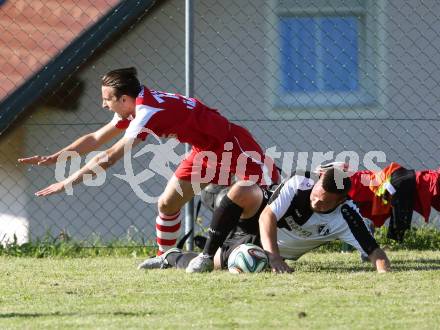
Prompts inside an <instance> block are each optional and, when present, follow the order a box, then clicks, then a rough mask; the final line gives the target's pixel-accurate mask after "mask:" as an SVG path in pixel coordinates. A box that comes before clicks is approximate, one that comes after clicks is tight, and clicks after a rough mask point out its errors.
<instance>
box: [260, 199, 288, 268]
mask: <svg viewBox="0 0 440 330" xmlns="http://www.w3.org/2000/svg"><path fill="white" fill-rule="evenodd" d="M259 224H260V237H261V244H262V246H263V249H264V250H265V251H266V253H267V255H268V257H269V263H270V266H271V267H272V271H273V272H275V273H291V272H292V268H290V267H289V266H288V265H287V264H286V263H285V261H284V260H283V258H281V256H280V251H279V249H278V243H277V219H276V216H275V214H274V213H273V212H272V210H271V209H270V207H269V206H266V207H265V209H264V210H263V212H262V213H261V215H260V220H259Z"/></svg>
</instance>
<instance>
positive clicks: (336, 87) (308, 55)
mask: <svg viewBox="0 0 440 330" xmlns="http://www.w3.org/2000/svg"><path fill="white" fill-rule="evenodd" d="M280 37H281V42H280V43H281V48H280V51H281V88H282V90H283V92H284V93H297V92H319V91H321V92H356V91H358V90H359V72H358V64H359V59H358V20H357V18H356V17H352V16H351V17H350V16H347V17H319V18H315V17H309V18H305V17H299V18H291V17H282V18H281V19H280Z"/></svg>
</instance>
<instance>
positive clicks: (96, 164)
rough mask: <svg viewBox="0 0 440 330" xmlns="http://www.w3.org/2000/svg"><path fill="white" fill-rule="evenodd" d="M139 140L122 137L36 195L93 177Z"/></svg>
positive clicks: (51, 192) (51, 191) (61, 189)
mask: <svg viewBox="0 0 440 330" xmlns="http://www.w3.org/2000/svg"><path fill="white" fill-rule="evenodd" d="M138 142H139V140H138V139H135V140H133V139H131V138H126V137H123V138H122V139H120V140H119V141H118V142H116V143H115V144H114V145H113V146H112V147H110V148H109V149H107V150H106V151H103V152H101V153H99V154H98V155H96V156H95V157H93V158H92V159H91V160H90V161H89V162H88V163H87V164H85V165H84V166H83V167H82V168H81V169H79V170H78V171H77V172H75V173H73V174H72V175H71V176H69V177H68V178H66V179H65V180H63V181H60V182H57V183H54V184H51V185H50V186H48V187H46V188H44V189H42V190H40V191H37V192H36V193H35V195H36V196H48V195H53V194H56V193H59V192H62V191H64V190H65V189H66V187H69V186H73V185H75V184H78V183H80V182H83V181H84V179H85V178H86V176H87V177H90V176H92V177H95V176H96V175H97V174H98V173H99V172H100V171H103V170H104V171H105V170H106V169H107V168H109V167H110V166H112V165H113V164H114V163H116V162H117V161H118V160H119V159H120V158H122V156H123V155H124V152H125V147H126V146H134V145H135V144H137V143H138Z"/></svg>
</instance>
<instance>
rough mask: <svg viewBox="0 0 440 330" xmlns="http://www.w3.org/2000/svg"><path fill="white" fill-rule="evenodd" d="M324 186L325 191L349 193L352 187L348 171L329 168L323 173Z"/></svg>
mask: <svg viewBox="0 0 440 330" xmlns="http://www.w3.org/2000/svg"><path fill="white" fill-rule="evenodd" d="M320 179H321V180H322V188H324V190H325V191H327V192H330V193H334V194H340V195H345V196H346V195H347V194H348V191H349V190H350V188H351V180H350V178H349V176H348V173H347V172H345V171H342V170H340V169H338V168H329V169H327V170H325V171H324V172H323V173H322V174H321V178H320Z"/></svg>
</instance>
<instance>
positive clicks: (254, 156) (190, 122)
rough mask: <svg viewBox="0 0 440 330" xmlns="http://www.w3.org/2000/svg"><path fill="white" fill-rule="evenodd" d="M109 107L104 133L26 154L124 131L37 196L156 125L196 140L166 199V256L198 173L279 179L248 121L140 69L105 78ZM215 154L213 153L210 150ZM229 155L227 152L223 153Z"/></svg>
mask: <svg viewBox="0 0 440 330" xmlns="http://www.w3.org/2000/svg"><path fill="white" fill-rule="evenodd" d="M102 106H103V108H104V109H106V110H108V111H111V112H113V113H114V117H113V119H112V120H111V121H110V122H109V123H108V124H106V125H104V126H103V127H101V128H100V129H98V130H97V131H96V132H92V133H90V134H86V135H84V136H82V137H80V138H79V139H77V140H76V141H74V142H73V143H71V144H70V145H68V146H67V147H65V148H63V149H61V150H59V151H57V152H55V153H54V154H52V155H48V156H40V155H36V156H33V157H28V158H21V159H19V160H18V161H19V162H21V163H26V164H35V165H50V164H54V163H56V161H57V159H58V157H59V156H60V155H61V154H62V153H63V152H65V151H74V152H78V153H79V154H85V153H89V152H91V151H94V150H97V149H98V148H99V147H100V146H102V145H103V144H105V143H107V142H109V141H111V140H112V139H114V138H116V137H117V136H119V135H121V134H122V133H124V135H123V137H122V138H121V139H120V140H119V141H117V142H116V143H115V144H114V145H113V146H112V147H110V148H109V149H107V150H105V151H104V152H102V153H100V154H98V155H97V156H95V157H94V158H93V159H91V160H90V161H89V162H88V163H87V164H86V165H85V166H83V167H82V168H81V169H80V170H78V171H77V172H76V173H74V174H72V175H71V176H69V177H68V178H67V179H65V180H63V181H61V182H57V183H54V184H52V185H50V186H48V187H46V188H44V189H42V190H40V191H38V192H37V193H36V195H37V196H48V195H51V194H55V193H59V192H62V191H64V190H65V187H66V186H70V185H73V184H77V183H80V182H82V181H83V180H84V178H85V177H90V175H95V174H96V173H97V171H98V170H100V169H107V168H108V167H110V166H111V165H113V164H114V163H115V162H116V161H117V160H119V159H120V158H121V157H122V156H123V155H124V152H125V150H126V146H132V145H135V144H137V143H139V142H140V141H143V140H145V139H146V137H147V135H148V134H149V133H151V132H152V133H154V134H156V135H157V136H159V137H173V138H176V139H177V140H179V141H180V142H183V143H189V144H191V145H192V151H191V153H190V154H189V155H188V156H187V157H186V158H185V159H184V160H183V161H181V163H180V165H179V166H178V168H177V170H176V171H175V172H174V175H173V176H172V178H171V179H170V180H169V181H168V184H167V186H166V187H165V190H164V192H163V194H162V195H161V196H160V198H159V201H158V216H157V218H156V234H157V244H158V246H159V251H158V255H160V254H162V253H164V252H165V251H166V250H168V249H170V248H172V247H173V246H174V245H175V244H176V239H177V236H178V233H179V229H180V223H181V215H180V209H181V207H182V206H183V205H184V204H185V203H186V202H187V201H189V200H190V199H191V198H192V197H193V196H194V191H193V183H194V182H197V180H199V183H200V186H201V187H203V186H206V185H207V184H208V183H209V182H212V183H219V184H222V185H228V184H230V178H231V175H232V174H235V175H236V176H237V177H239V178H240V179H242V180H250V181H253V182H256V183H257V184H261V185H267V184H271V182H278V180H279V172H278V170H277V169H276V167H275V166H273V161H272V160H271V159H270V158H269V157H266V156H265V155H264V153H263V151H262V149H261V147H260V146H259V145H258V143H257V142H256V141H255V139H254V138H253V137H252V135H251V134H250V133H249V132H248V131H247V130H246V129H245V128H243V127H241V126H238V125H236V124H233V123H231V122H230V121H228V120H227V119H226V118H225V117H223V116H222V115H221V114H220V113H219V112H218V111H217V110H215V109H211V108H209V107H208V106H206V105H205V104H203V103H202V102H201V101H200V100H198V99H195V98H187V97H184V96H182V95H179V94H172V93H166V92H159V91H155V90H151V89H148V88H147V87H146V86H143V85H141V84H140V82H139V80H138V78H137V73H136V69H135V68H124V69H117V70H113V71H110V72H108V73H107V74H106V75H104V76H103V77H102ZM127 150H129V149H127ZM208 153H209V155H210V156H212V157H213V159H210V158H212V157H208V158H207V157H205V156H204V155H208ZM224 154H226V155H227V159H222V158H223V155H224ZM202 173H205V175H204V176H202Z"/></svg>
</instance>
